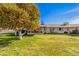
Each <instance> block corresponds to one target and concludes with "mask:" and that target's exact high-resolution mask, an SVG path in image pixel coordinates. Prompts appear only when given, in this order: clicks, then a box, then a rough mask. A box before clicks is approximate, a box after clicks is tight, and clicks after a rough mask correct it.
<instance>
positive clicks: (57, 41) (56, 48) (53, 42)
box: [0, 33, 79, 56]
mask: <svg viewBox="0 0 79 59" xmlns="http://www.w3.org/2000/svg"><path fill="white" fill-rule="evenodd" d="M0 55H1V56H77V55H78V56H79V35H68V34H39V35H34V36H24V37H23V39H22V40H18V39H16V38H15V36H13V34H10V33H8V34H7V33H6V34H1V35H0Z"/></svg>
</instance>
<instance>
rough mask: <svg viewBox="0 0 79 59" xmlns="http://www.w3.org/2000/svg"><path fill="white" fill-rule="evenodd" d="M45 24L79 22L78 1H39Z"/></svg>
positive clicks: (42, 19) (38, 4)
mask: <svg viewBox="0 0 79 59" xmlns="http://www.w3.org/2000/svg"><path fill="white" fill-rule="evenodd" d="M37 6H38V8H39V12H40V21H42V22H43V23H44V24H62V23H64V22H69V23H73V24H79V4H78V3H37Z"/></svg>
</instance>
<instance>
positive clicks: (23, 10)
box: [0, 3, 39, 30]
mask: <svg viewBox="0 0 79 59" xmlns="http://www.w3.org/2000/svg"><path fill="white" fill-rule="evenodd" d="M0 27H2V28H9V29H16V28H26V29H27V30H35V29H37V28H38V27H39V11H38V7H37V6H36V5H35V4H32V3H17V4H16V3H14V4H12V3H4V4H0Z"/></svg>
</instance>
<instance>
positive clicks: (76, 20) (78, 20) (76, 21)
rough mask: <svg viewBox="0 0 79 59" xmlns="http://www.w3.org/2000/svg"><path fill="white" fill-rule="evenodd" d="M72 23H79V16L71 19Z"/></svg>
mask: <svg viewBox="0 0 79 59" xmlns="http://www.w3.org/2000/svg"><path fill="white" fill-rule="evenodd" d="M69 23H70V24H79V16H76V17H75V18H73V19H71V20H70V21H69Z"/></svg>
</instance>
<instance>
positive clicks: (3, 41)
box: [0, 37, 17, 47]
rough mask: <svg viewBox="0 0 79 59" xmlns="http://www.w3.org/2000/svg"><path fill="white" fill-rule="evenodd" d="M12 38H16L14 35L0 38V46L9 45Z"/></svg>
mask: <svg viewBox="0 0 79 59" xmlns="http://www.w3.org/2000/svg"><path fill="white" fill-rule="evenodd" d="M13 40H17V39H16V38H15V37H8V38H4V37H2V38H0V47H6V46H9V44H11V43H12V42H13Z"/></svg>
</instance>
